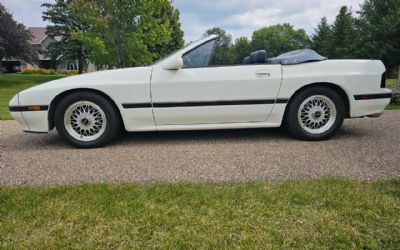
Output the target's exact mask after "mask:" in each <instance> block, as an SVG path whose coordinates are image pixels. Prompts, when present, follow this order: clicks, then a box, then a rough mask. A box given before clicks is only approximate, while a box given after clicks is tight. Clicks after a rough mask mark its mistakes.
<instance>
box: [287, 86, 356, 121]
mask: <svg viewBox="0 0 400 250" xmlns="http://www.w3.org/2000/svg"><path fill="white" fill-rule="evenodd" d="M313 87H326V88H330V89H332V90H334V91H335V92H336V93H338V94H339V95H340V97H341V98H342V100H343V102H344V105H345V118H349V117H350V108H351V106H350V97H349V96H348V94H347V93H346V91H345V90H344V89H343V88H342V87H341V86H339V85H337V84H335V83H331V82H314V83H310V84H307V85H305V86H303V87H301V88H299V89H298V90H296V91H295V92H294V94H293V95H292V96H291V97H290V98H289V102H288V104H287V105H286V108H285V114H284V119H285V118H286V114H287V110H288V107H289V106H290V104H291V102H292V101H293V100H294V98H295V97H296V96H297V95H298V94H299V93H301V92H302V91H304V90H306V89H309V88H313Z"/></svg>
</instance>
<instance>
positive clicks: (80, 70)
mask: <svg viewBox="0 0 400 250" xmlns="http://www.w3.org/2000/svg"><path fill="white" fill-rule="evenodd" d="M83 63H84V62H83V47H82V46H80V48H79V52H78V73H79V74H82V73H83Z"/></svg>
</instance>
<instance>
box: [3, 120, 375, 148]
mask: <svg viewBox="0 0 400 250" xmlns="http://www.w3.org/2000/svg"><path fill="white" fill-rule="evenodd" d="M370 132H371V131H365V130H362V129H361V130H360V129H359V128H358V129H357V128H353V127H346V126H344V127H342V128H341V129H340V130H339V131H338V133H337V134H336V135H335V136H334V137H333V138H332V139H331V141H341V140H348V139H359V138H366V137H368V135H369V133H370ZM24 135H26V136H21V135H18V136H17V135H15V136H11V137H9V138H8V139H9V140H16V141H18V143H10V144H12V145H13V147H15V148H14V150H27V149H33V150H43V149H51V150H58V149H59V150H65V149H74V148H73V147H71V146H69V145H68V144H66V143H65V142H63V141H61V139H60V138H59V137H58V135H57V133H56V132H55V131H52V132H50V133H49V134H43V135H37V134H24ZM249 141H251V142H253V143H258V142H271V143H272V142H274V143H285V142H286V143H288V142H299V140H297V139H295V138H294V137H292V136H291V135H290V134H289V133H288V132H287V131H286V130H285V129H283V128H261V129H232V130H207V131H168V132H137V133H128V132H125V131H122V132H121V133H120V134H119V136H118V137H117V138H116V139H115V140H114V141H113V142H112V143H111V144H110V145H108V146H107V149H112V148H118V147H129V146H146V145H150V146H151V145H153V144H155V143H156V144H157V145H159V146H160V145H161V146H163V145H166V146H168V145H171V144H180V143H203V144H207V143H234V142H238V143H243V142H249ZM4 143H5V145H7V144H8V143H7V142H4ZM310 143H319V142H310Z"/></svg>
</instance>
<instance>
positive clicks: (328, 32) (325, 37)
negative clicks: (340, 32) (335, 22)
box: [312, 17, 334, 57]
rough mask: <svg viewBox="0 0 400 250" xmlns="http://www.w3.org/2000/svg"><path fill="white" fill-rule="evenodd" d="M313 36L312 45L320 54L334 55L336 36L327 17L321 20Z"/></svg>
mask: <svg viewBox="0 0 400 250" xmlns="http://www.w3.org/2000/svg"><path fill="white" fill-rule="evenodd" d="M314 31H315V34H314V35H313V36H312V47H313V49H314V50H315V51H317V52H318V53H319V54H321V55H324V56H327V57H332V56H333V53H334V36H333V32H332V29H331V26H330V25H329V24H328V20H327V19H326V17H323V18H322V19H321V21H320V22H319V24H318V26H317V28H316V29H314Z"/></svg>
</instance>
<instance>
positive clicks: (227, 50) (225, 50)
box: [204, 28, 235, 65]
mask: <svg viewBox="0 0 400 250" xmlns="http://www.w3.org/2000/svg"><path fill="white" fill-rule="evenodd" d="M213 34H214V35H218V36H219V40H218V43H217V46H216V47H215V54H214V57H213V58H212V61H211V64H212V65H231V64H234V62H235V58H234V54H233V51H232V36H231V35H229V34H227V33H226V31H225V30H223V29H221V28H211V29H209V30H207V31H206V32H205V33H204V35H205V36H208V35H213Z"/></svg>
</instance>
